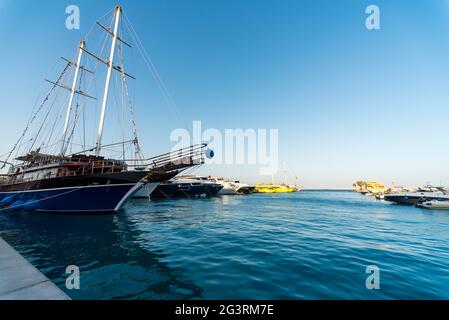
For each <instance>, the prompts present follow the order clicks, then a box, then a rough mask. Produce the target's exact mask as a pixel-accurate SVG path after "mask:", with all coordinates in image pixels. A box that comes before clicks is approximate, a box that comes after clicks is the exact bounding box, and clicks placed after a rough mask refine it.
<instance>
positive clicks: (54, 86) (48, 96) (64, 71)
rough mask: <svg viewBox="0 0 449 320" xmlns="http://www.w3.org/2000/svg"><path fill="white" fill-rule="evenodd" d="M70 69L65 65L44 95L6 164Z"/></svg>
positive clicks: (68, 64)
mask: <svg viewBox="0 0 449 320" xmlns="http://www.w3.org/2000/svg"><path fill="white" fill-rule="evenodd" d="M69 67H70V63H67V64H66V66H65V68H64V70H63V71H62V73H61V74H60V76H59V78H58V79H57V80H56V83H55V84H54V85H53V87H52V88H51V90H50V92H49V93H48V94H47V95H46V97H45V99H44V101H43V102H42V103H41V105H40V106H39V107H38V109H37V110H36V112H35V113H34V115H33V116H32V117H31V119H30V121H29V122H28V123H27V125H26V127H25V129H24V130H23V132H22V135H21V136H20V138H19V139H18V140H17V141H16V143H15V144H14V146H13V148H12V149H11V150H10V152H9V154H8V157H7V158H6V162H8V161H9V159H10V157H11V155H12V153H13V152H14V150H15V149H16V148H17V146H18V145H19V143H21V141H22V140H23V138H24V137H25V135H26V133H27V132H28V129H29V127H30V126H31V124H32V123H33V122H34V120H35V119H36V117H37V115H38V114H39V113H40V111H41V110H42V109H43V107H44V105H45V103H46V102H47V101H48V99H49V98H50V95H51V94H52V93H53V91H54V90H55V88H56V87H57V86H58V84H59V82H60V81H61V79H62V77H63V76H64V74H65V73H66V72H67V70H68V69H69ZM5 166H6V163H4V164H3V166H2V167H1V169H3V168H4V167H5Z"/></svg>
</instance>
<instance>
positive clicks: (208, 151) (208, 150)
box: [204, 148, 215, 159]
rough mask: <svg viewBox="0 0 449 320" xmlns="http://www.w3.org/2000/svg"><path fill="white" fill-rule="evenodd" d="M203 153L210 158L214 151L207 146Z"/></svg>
mask: <svg viewBox="0 0 449 320" xmlns="http://www.w3.org/2000/svg"><path fill="white" fill-rule="evenodd" d="M204 154H205V155H206V158H207V159H212V158H213V157H214V155H215V152H214V150H212V149H209V148H207V149H206V150H205V151H204Z"/></svg>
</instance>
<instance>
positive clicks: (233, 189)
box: [177, 176, 255, 195]
mask: <svg viewBox="0 0 449 320" xmlns="http://www.w3.org/2000/svg"><path fill="white" fill-rule="evenodd" d="M177 179H192V180H198V181H202V182H205V181H208V182H211V183H216V184H219V185H221V186H222V187H223V188H222V189H221V190H220V191H219V192H218V195H239V194H250V193H252V192H253V191H254V188H255V186H251V185H248V184H245V183H241V182H240V181H238V180H226V179H224V178H219V177H213V176H208V177H206V176H179V177H177Z"/></svg>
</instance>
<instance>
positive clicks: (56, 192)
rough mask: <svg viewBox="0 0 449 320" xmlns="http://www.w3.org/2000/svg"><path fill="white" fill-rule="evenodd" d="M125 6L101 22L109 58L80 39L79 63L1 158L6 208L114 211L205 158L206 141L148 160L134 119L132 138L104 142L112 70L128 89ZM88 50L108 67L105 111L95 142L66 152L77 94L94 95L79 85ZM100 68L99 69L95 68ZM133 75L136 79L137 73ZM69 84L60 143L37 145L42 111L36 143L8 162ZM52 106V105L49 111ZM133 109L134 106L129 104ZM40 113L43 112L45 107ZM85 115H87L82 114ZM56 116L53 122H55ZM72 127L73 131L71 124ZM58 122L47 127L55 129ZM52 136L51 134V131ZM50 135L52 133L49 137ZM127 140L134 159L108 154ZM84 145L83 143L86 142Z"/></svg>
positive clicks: (0, 200)
mask: <svg viewBox="0 0 449 320" xmlns="http://www.w3.org/2000/svg"><path fill="white" fill-rule="evenodd" d="M122 14H123V11H122V8H121V7H119V6H117V7H115V9H114V10H113V14H112V15H111V20H110V21H111V25H110V27H108V26H104V25H103V24H101V23H100V22H99V21H97V22H96V24H97V25H99V26H100V27H101V29H103V31H106V36H107V37H109V40H110V44H111V46H110V52H109V59H108V60H105V59H103V58H101V57H100V55H96V54H94V53H92V52H90V51H89V50H88V49H87V46H86V41H84V40H83V41H81V42H80V44H79V47H78V48H77V59H76V62H73V61H70V60H68V59H64V60H65V61H66V65H65V68H64V70H63V71H62V73H61V74H60V75H59V77H58V79H57V80H56V81H49V80H47V81H48V82H50V83H52V85H53V86H52V88H51V91H50V93H49V94H48V95H47V96H46V97H45V99H44V101H43V103H42V105H41V106H40V107H39V108H37V111H36V113H34V114H33V116H32V117H31V120H30V122H29V123H28V125H27V127H26V128H25V130H24V132H23V134H22V136H21V137H20V138H19V140H18V142H17V143H16V144H15V145H14V147H13V149H12V150H11V151H10V153H9V154H8V157H7V159H6V160H5V161H1V162H2V163H3V168H5V167H9V169H8V171H7V173H6V174H2V176H1V179H0V207H2V210H4V209H5V210H11V209H12V210H22V209H26V210H33V211H45V212H57V213H69V212H76V213H98V212H107V213H110V212H116V211H118V210H120V209H121V208H122V207H123V206H124V204H125V203H126V201H127V200H128V199H129V198H130V197H131V196H132V195H133V194H135V193H136V192H138V191H139V189H141V188H142V187H145V186H146V188H153V189H154V188H155V187H156V186H157V184H159V183H160V182H162V181H167V180H169V179H171V178H173V177H174V176H176V175H177V174H178V173H180V172H181V171H182V170H184V169H186V168H191V167H193V166H198V165H201V164H203V163H204V158H203V154H204V151H205V148H206V145H205V144H201V145H195V146H190V147H188V148H185V149H181V150H177V151H175V152H171V153H166V154H163V155H160V156H157V157H153V158H149V159H145V158H144V157H143V155H142V152H141V149H140V145H139V140H138V138H137V131H136V129H135V121H134V119H132V124H133V139H130V140H127V141H121V142H119V143H111V144H104V143H103V142H102V136H103V130H104V123H105V115H106V110H107V107H108V97H109V95H110V92H109V91H110V84H111V77H112V75H113V73H115V72H118V77H119V78H120V79H121V80H122V81H123V82H122V88H124V90H123V91H124V92H126V93H127V91H128V90H127V86H126V80H125V79H126V78H128V77H131V78H133V77H132V76H130V75H129V74H128V73H126V72H125V69H124V66H123V59H122V57H121V54H122V53H123V45H126V46H130V45H129V44H128V43H127V42H125V40H124V39H123V36H122V35H121V34H120V35H119V31H120V30H122V28H121V17H122ZM116 52H118V53H119V54H118V55H119V56H120V64H119V65H116V64H115V59H114V58H115V56H116ZM84 54H87V55H88V56H89V57H91V58H94V59H95V60H96V62H97V64H99V65H105V66H106V75H105V76H104V79H105V83H104V91H103V99H102V103H101V111H100V116H99V120H98V128H97V130H96V143H95V145H94V146H92V147H89V148H86V149H83V150H81V151H79V152H72V153H70V152H68V150H72V147H73V144H72V141H73V133H74V130H75V128H76V127H77V126H78V125H79V119H80V112H79V109H80V108H79V105H78V104H76V106H75V99H78V98H79V97H84V98H89V99H95V100H96V98H94V97H92V96H90V95H88V94H87V93H85V92H84V91H83V90H82V89H81V88H80V86H81V83H82V81H81V77H82V74H83V73H84V72H88V73H95V72H93V71H90V70H88V68H87V67H86V66H84V65H81V62H82V58H83V56H84ZM69 69H73V81H72V85H71V86H68V85H65V84H64V83H63V79H65V77H66V76H67V73H68V70H69ZM95 69H97V68H95ZM133 79H134V78H133ZM61 88H62V89H65V90H67V91H68V93H69V98H68V104H67V111H66V116H65V122H64V126H63V131H62V137H61V138H60V140H58V141H57V142H58V143H55V144H52V145H51V144H50V141H46V142H45V143H44V142H43V143H42V144H41V147H37V148H35V149H33V148H34V147H35V142H36V140H37V137H38V136H39V134H40V133H41V131H42V128H44V127H45V126H48V121H47V120H48V114H49V113H50V111H48V113H45V114H44V117H43V118H44V121H43V122H42V124H41V127H40V128H39V130H38V131H37V134H35V135H34V136H33V137H32V139H31V140H30V141H32V144H31V146H30V148H29V149H28V150H27V152H26V153H25V154H24V155H18V156H17V157H16V158H15V160H13V161H14V163H11V162H9V158H10V157H11V155H12V154H13V152H14V151H16V153H18V152H19V150H18V149H19V148H20V146H22V145H23V144H24V137H25V135H26V134H28V131H29V126H30V125H31V123H32V122H33V121H34V120H35V119H36V117H37V115H38V113H39V112H41V111H42V110H43V108H44V106H45V105H46V104H47V105H48V102H49V101H50V97H51V95H52V94H54V92H55V91H56V89H61ZM52 107H53V106H50V107H48V110H51V108H52ZM130 109H131V106H130ZM41 113H42V112H41ZM83 120H84V119H83ZM57 122H58V118H56V120H55V122H54V124H57ZM71 126H73V128H72V129H71V130H69V129H70V127H71ZM53 129H54V127H53V128H52V129H51V130H49V131H51V133H52V134H53V131H54V130H53ZM50 136H51V135H50ZM49 140H50V138H49ZM55 145H58V146H57V147H56V148H57V149H59V150H58V151H53V153H49V152H44V151H43V150H42V149H44V146H45V147H47V149H50V146H51V147H52V148H53V150H54V146H55ZM125 145H132V146H133V147H134V154H135V155H136V156H135V157H134V158H131V159H127V158H125V151H123V157H122V158H121V159H117V158H113V157H108V156H106V155H104V154H103V153H104V150H106V149H108V148H112V147H114V146H119V147H120V148H123V150H125ZM83 147H85V146H84V145H83Z"/></svg>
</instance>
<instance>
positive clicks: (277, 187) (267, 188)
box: [253, 184, 298, 193]
mask: <svg viewBox="0 0 449 320" xmlns="http://www.w3.org/2000/svg"><path fill="white" fill-rule="evenodd" d="M296 191H298V188H297V187H294V186H289V185H287V184H256V188H255V189H254V191H253V192H254V193H288V192H296Z"/></svg>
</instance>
